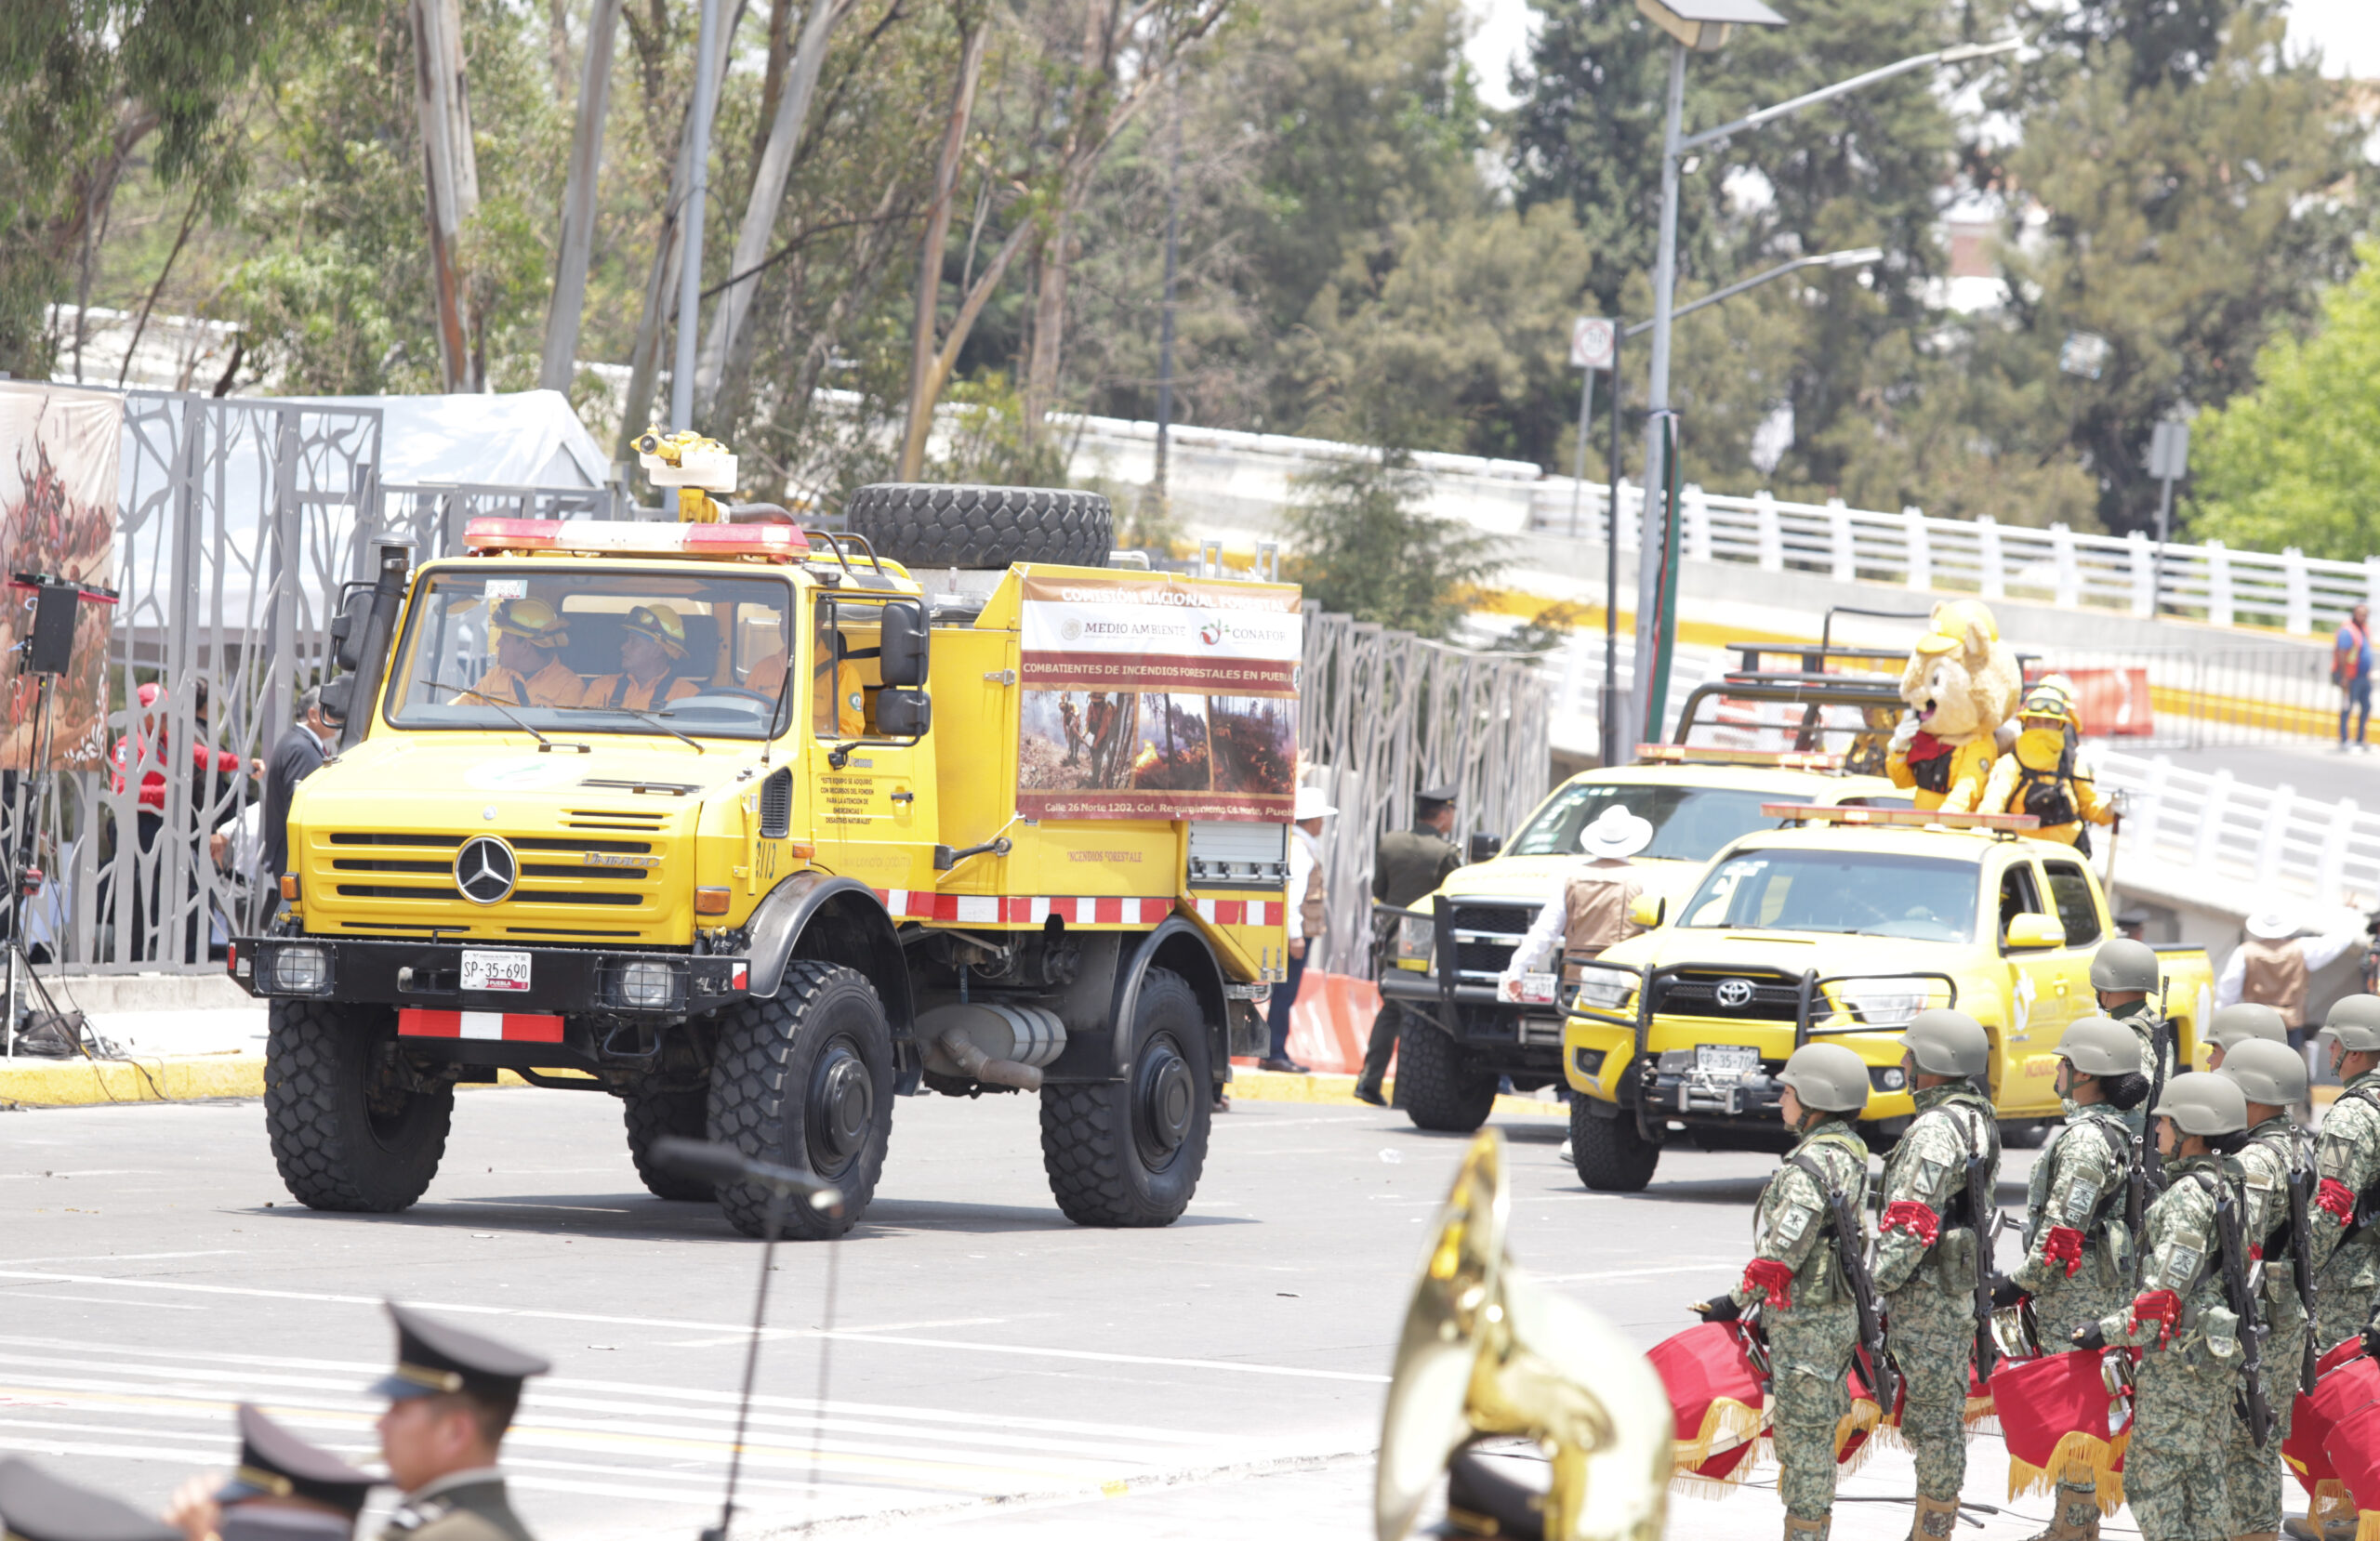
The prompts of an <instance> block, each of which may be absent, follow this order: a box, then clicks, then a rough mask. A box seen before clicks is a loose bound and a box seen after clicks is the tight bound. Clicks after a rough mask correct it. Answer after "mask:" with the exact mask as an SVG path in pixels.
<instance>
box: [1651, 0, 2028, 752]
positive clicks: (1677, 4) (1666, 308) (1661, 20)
mask: <svg viewBox="0 0 2380 1541" xmlns="http://www.w3.org/2000/svg"><path fill="white" fill-rule="evenodd" d="M1636 8H1637V10H1639V11H1640V12H1642V13H1643V14H1644V16H1645V18H1646V20H1649V21H1651V22H1652V23H1653V24H1654V25H1656V26H1658V27H1659V28H1660V29H1661V30H1662V31H1663V32H1665V33H1669V34H1670V68H1669V82H1668V91H1667V98H1668V99H1667V102H1666V104H1665V111H1664V112H1663V117H1662V125H1661V226H1660V244H1659V248H1658V250H1657V251H1656V254H1655V257H1654V263H1653V319H1652V322H1651V326H1652V332H1653V355H1652V362H1651V365H1650V368H1649V370H1648V372H1647V373H1648V379H1647V382H1646V413H1647V416H1646V429H1645V504H1644V523H1643V533H1642V536H1641V538H1640V539H1639V541H1638V543H1637V551H1638V564H1637V575H1636V670H1635V674H1636V691H1637V702H1638V705H1639V709H1640V710H1641V711H1642V712H1643V713H1644V720H1645V725H1646V731H1645V735H1644V736H1645V737H1646V738H1647V739H1655V738H1659V736H1660V726H1661V708H1662V705H1663V704H1662V703H1660V702H1657V701H1654V700H1653V699H1652V685H1653V681H1654V680H1655V679H1656V678H1665V677H1666V675H1667V672H1668V671H1667V669H1666V668H1665V667H1664V666H1663V665H1664V664H1665V663H1666V660H1667V655H1668V652H1669V648H1670V642H1671V640H1672V633H1673V630H1674V627H1673V624H1672V620H1671V617H1670V616H1668V615H1667V614H1664V613H1662V612H1661V611H1662V606H1661V578H1662V573H1661V562H1662V554H1663V552H1664V551H1665V550H1666V548H1667V541H1666V540H1665V538H1664V536H1663V531H1664V530H1665V528H1666V521H1667V520H1671V519H1673V518H1674V517H1675V510H1673V509H1672V508H1671V507H1669V499H1668V496H1667V494H1666V493H1664V494H1662V495H1661V496H1659V497H1658V498H1657V497H1656V495H1655V489H1657V488H1666V487H1668V485H1669V484H1670V482H1671V481H1673V477H1672V476H1671V475H1670V468H1668V467H1666V466H1663V465H1661V464H1660V463H1659V456H1660V454H1662V453H1663V445H1664V443H1665V442H1667V443H1674V442H1675V441H1676V433H1675V428H1674V425H1673V424H1670V423H1669V420H1668V419H1667V417H1666V416H1665V414H1667V413H1668V412H1669V410H1670V329H1671V323H1672V322H1673V320H1675V319H1676V316H1677V315H1678V313H1679V312H1678V310H1677V309H1676V306H1675V301H1676V296H1677V191H1678V186H1677V184H1678V177H1679V174H1680V170H1681V165H1682V163H1683V161H1684V159H1685V157H1686V156H1687V155H1689V154H1691V153H1693V152H1694V151H1697V150H1699V149H1700V148H1701V147H1702V146H1704V145H1708V144H1712V143H1715V142H1717V141H1719V140H1721V139H1725V138H1729V137H1730V136H1732V135H1735V134H1739V133H1742V132H1743V131H1744V130H1746V129H1750V128H1757V127H1759V126H1760V125H1763V124H1765V123H1770V122H1773V121H1774V120H1776V119H1778V118H1781V117H1784V116H1787V115H1788V114H1790V113H1793V112H1800V111H1801V110H1802V109H1803V108H1805V107H1811V106H1815V105H1817V104H1818V103H1819V102H1822V101H1829V100H1831V99H1834V98H1836V97H1840V96H1844V95H1846V94H1848V93H1850V92H1853V91H1858V90H1861V89H1863V88H1865V87H1867V86H1873V85H1876V84H1878V83H1879V82H1882V81H1886V80H1890V79H1892V78H1893V77H1894V76H1896V75H1903V74H1907V73H1909V72H1911V71H1913V70H1923V69H1928V68H1939V67H1941V66H1944V65H1950V64H1958V63H1963V62H1964V61H1966V60H1969V59H1983V58H1986V57H1989V56H1990V55H1993V54H2002V53H2007V52H2010V51H2012V50H2014V49H2016V47H2018V46H2020V43H2019V41H2018V40H2016V39H2013V38H2012V39H2007V40H2004V41H2002V42H1999V43H1986V44H1972V45H1963V46H1959V47H1955V48H1942V49H1937V50H1936V51H1935V52H1933V53H1925V54H1915V55H1911V57H1910V58H1908V59H1898V60H1897V61H1895V62H1893V63H1891V64H1887V65H1884V66H1883V67H1882V68H1881V69H1875V70H1870V71H1869V72H1866V73H1865V74H1859V75H1854V76H1852V77H1851V78H1850V79H1848V80H1841V81H1837V82H1835V83H1834V84H1833V85H1831V86H1820V87H1819V88H1818V89H1817V90H1815V91H1809V92H1805V93H1804V94H1803V95H1801V96H1798V97H1795V98H1793V99H1791V100H1788V101H1781V102H1778V103H1777V104H1776V105H1775V106H1773V107H1764V108H1762V109H1761V110H1760V111H1759V112H1752V113H1750V114H1748V115H1746V116H1744V117H1741V118H1738V119H1737V120H1736V121H1735V122H1733V123H1728V124H1722V125H1720V126H1718V127H1716V128H1706V129H1704V130H1702V131H1701V132H1700V133H1699V134H1692V135H1689V134H1686V132H1685V127H1684V122H1683V120H1684V117H1685V111H1686V53H1687V51H1688V50H1690V49H1691V50H1695V51H1699V52H1705V53H1708V52H1713V51H1715V50H1717V49H1718V48H1719V47H1721V46H1724V45H1725V44H1726V40H1727V36H1728V33H1729V32H1730V31H1731V30H1732V29H1733V28H1736V27H1739V26H1758V27H1781V26H1783V25H1784V24H1785V19H1784V18H1783V17H1781V16H1779V15H1778V14H1777V13H1776V12H1775V11H1773V10H1770V9H1769V8H1768V7H1766V6H1765V5H1763V4H1761V3H1760V0H1636ZM1708 297H1711V296H1706V299H1707V298H1708ZM1665 426H1666V427H1667V428H1668V432H1667V434H1666V437H1665V436H1664V427H1665Z"/></svg>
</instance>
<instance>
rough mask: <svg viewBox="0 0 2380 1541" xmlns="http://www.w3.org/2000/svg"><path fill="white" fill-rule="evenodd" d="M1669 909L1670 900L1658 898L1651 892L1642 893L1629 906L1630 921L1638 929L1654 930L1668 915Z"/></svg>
mask: <svg viewBox="0 0 2380 1541" xmlns="http://www.w3.org/2000/svg"><path fill="white" fill-rule="evenodd" d="M1669 910H1670V902H1669V901H1668V900H1666V899H1656V898H1655V897H1653V895H1651V894H1649V893H1640V894H1638V895H1637V896H1636V900H1635V902H1633V903H1632V904H1630V905H1629V906H1628V923H1629V924H1630V925H1632V926H1634V927H1635V928H1636V929H1638V930H1643V931H1649V930H1653V929H1656V928H1658V927H1659V925H1660V923H1661V922H1662V921H1663V920H1664V919H1666V918H1667V917H1668V915H1669Z"/></svg>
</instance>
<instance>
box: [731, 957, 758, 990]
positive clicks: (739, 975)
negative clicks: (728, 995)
mask: <svg viewBox="0 0 2380 1541" xmlns="http://www.w3.org/2000/svg"><path fill="white" fill-rule="evenodd" d="M727 987H728V988H729V989H730V990H749V989H750V988H751V987H752V966H751V965H750V964H748V963H746V962H745V961H744V960H743V959H741V958H738V959H737V960H736V961H735V962H734V964H733V965H731V966H730V967H729V968H728V970H727Z"/></svg>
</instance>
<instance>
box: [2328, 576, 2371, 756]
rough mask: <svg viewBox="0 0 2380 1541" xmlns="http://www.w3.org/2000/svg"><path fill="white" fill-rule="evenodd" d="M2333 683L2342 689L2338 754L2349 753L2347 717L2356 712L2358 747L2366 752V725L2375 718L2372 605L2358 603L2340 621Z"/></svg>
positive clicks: (2333, 645) (2368, 748)
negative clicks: (2352, 610)
mask: <svg viewBox="0 0 2380 1541" xmlns="http://www.w3.org/2000/svg"><path fill="white" fill-rule="evenodd" d="M2331 683H2332V684H2334V685H2336V686H2337V687H2338V688H2339V753H2340V754H2342V755H2344V754H2346V753H2347V715H2348V714H2349V713H2350V712H2351V713H2353V714H2354V715H2355V746H2356V748H2358V749H2360V750H2361V751H2363V752H2364V753H2365V754H2370V753H2371V752H2372V745H2371V744H2366V743H2365V742H2364V740H2363V729H2364V725H2365V724H2366V723H2368V722H2370V721H2371V720H2372V607H2371V606H2370V605H2358V606H2356V607H2355V613H2354V614H2352V615H2349V616H2348V617H2347V620H2346V621H2344V622H2343V623H2341V624H2340V626H2339V633H2338V637H2337V638H2336V639H2335V640H2334V641H2333V642H2332V643H2331Z"/></svg>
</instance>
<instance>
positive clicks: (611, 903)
mask: <svg viewBox="0 0 2380 1541" xmlns="http://www.w3.org/2000/svg"><path fill="white" fill-rule="evenodd" d="M597 816H598V815H593V814H572V815H571V816H570V823H569V825H568V827H584V826H583V825H582V824H581V823H580V821H582V820H585V819H590V818H593V817H597ZM600 816H601V817H602V818H603V819H605V820H607V821H618V822H617V823H607V824H606V825H605V827H610V828H620V829H628V828H631V827H633V828H635V829H637V830H639V831H641V832H645V833H651V832H653V831H654V830H657V828H658V827H659V823H658V819H657V818H656V819H655V821H653V822H652V823H649V824H648V823H645V822H643V816H642V815H641V814H621V815H614V814H602V815H600ZM630 821H635V822H634V823H630ZM483 833H497V832H494V831H481V830H473V831H470V832H469V833H468V834H460V835H445V834H412V833H397V832H394V831H382V830H337V831H334V832H332V834H331V835H330V836H329V839H328V844H329V845H330V847H331V848H332V851H331V855H330V857H329V859H328V861H327V862H326V863H324V864H325V865H327V866H328V867H329V868H330V876H332V878H333V879H334V886H335V889H336V893H337V897H338V898H340V899H384V900H385V899H393V900H399V901H407V900H410V901H415V902H428V903H434V904H466V903H467V902H466V901H465V900H464V898H463V895H462V893H461V892H460V890H458V889H456V887H455V852H456V850H459V849H460V848H461V846H462V844H463V842H464V841H466V840H469V839H471V838H474V837H475V836H478V835H481V834H483ZM504 838H505V840H506V842H507V843H508V844H509V845H510V846H511V847H512V850H513V851H514V853H515V854H516V855H517V856H519V858H520V860H521V875H520V886H519V887H517V888H515V889H513V890H512V893H511V894H510V895H509V897H508V898H506V900H505V901H504V902H503V904H502V905H501V906H498V909H499V910H501V909H508V908H509V907H511V906H514V905H520V904H567V905H572V906H587V905H595V906H603V907H613V908H629V909H633V908H636V907H638V906H640V905H641V904H643V902H644V901H645V895H646V893H647V892H649V891H651V889H652V888H653V886H654V880H655V877H656V876H658V873H659V861H660V857H659V853H658V849H657V848H656V846H655V842H654V841H652V840H631V839H619V838H607V837H602V836H585V835H562V836H554V835H506V836H504ZM590 856H592V857H612V858H629V857H641V858H647V859H650V860H652V861H653V862H654V863H655V865H654V866H651V867H645V866H626V865H623V866H595V865H589V864H587V863H586V860H585V859H586V858H588V857H590ZM571 858H578V860H575V861H574V860H571ZM478 908H479V907H478V906H477V905H469V909H471V910H472V911H474V912H476V911H477V910H478ZM348 924H349V925H350V926H352V925H356V924H358V923H357V922H351V921H350V922H349V923H348ZM363 924H364V925H369V924H370V923H369V922H365V923H363ZM392 929H402V928H392Z"/></svg>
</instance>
